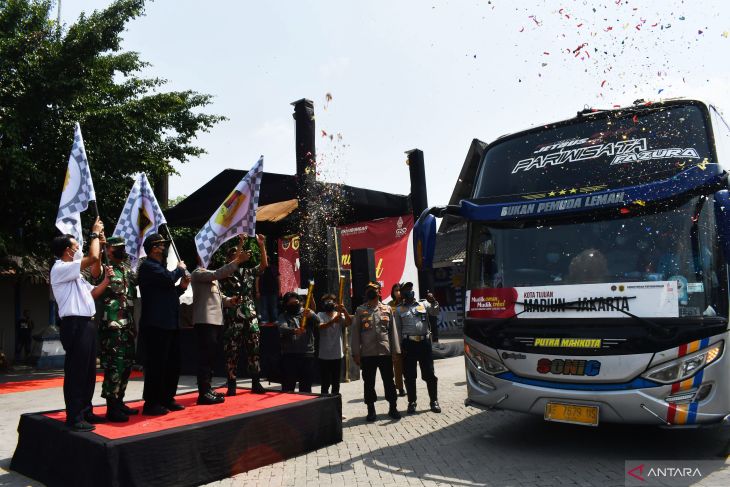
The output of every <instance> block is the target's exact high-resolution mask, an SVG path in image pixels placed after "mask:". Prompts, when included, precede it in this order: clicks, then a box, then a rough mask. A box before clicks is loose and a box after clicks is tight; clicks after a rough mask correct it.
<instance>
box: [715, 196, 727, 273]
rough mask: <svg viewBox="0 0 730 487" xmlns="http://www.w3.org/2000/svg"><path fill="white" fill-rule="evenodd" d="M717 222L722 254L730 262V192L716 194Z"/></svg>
mask: <svg viewBox="0 0 730 487" xmlns="http://www.w3.org/2000/svg"><path fill="white" fill-rule="evenodd" d="M715 222H716V223H717V236H718V237H719V238H720V246H721V247H722V252H723V254H724V255H725V259H726V260H727V261H730V191H728V190H727V189H723V190H722V191H718V192H717V193H715Z"/></svg>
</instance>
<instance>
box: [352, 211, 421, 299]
mask: <svg viewBox="0 0 730 487" xmlns="http://www.w3.org/2000/svg"><path fill="white" fill-rule="evenodd" d="M412 229H413V216H412V215H403V216H396V217H392V218H381V219H379V220H372V221H367V222H360V223H353V224H352V225H347V226H343V227H338V230H339V231H340V245H341V248H340V253H341V255H342V257H341V261H340V264H341V265H342V268H343V269H349V268H350V250H351V249H365V248H372V249H374V250H375V275H376V277H377V279H378V282H380V284H381V286H383V292H382V294H383V296H382V297H383V299H384V300H386V301H387V300H389V299H390V288H391V287H392V286H393V284H395V283H397V282H400V281H401V280H402V278H403V274H404V270H405V268H406V257H407V255H408V252H409V251H410V248H409V246H408V237H409V236H410V233H411V230H412Z"/></svg>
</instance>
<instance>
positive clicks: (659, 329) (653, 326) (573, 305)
mask: <svg viewBox="0 0 730 487" xmlns="http://www.w3.org/2000/svg"><path fill="white" fill-rule="evenodd" d="M593 299H603V300H605V301H607V303H606V304H607V306H608V307H609V308H611V309H614V310H616V311H619V312H621V313H623V314H625V315H626V316H629V317H631V318H633V319H635V320H636V321H638V322H639V323H642V324H643V325H645V326H646V327H647V328H649V329H650V330H651V331H654V332H656V333H657V334H659V335H664V336H669V334H670V332H669V331H668V330H667V329H666V328H665V327H663V326H661V325H659V324H657V323H654V322H653V321H651V320H649V319H646V318H642V317H641V316H637V315H635V314H633V313H630V312H628V311H626V310H624V309H620V308H619V307H618V306H615V305H614V304H613V303H612V302H611V301H612V300H613V299H614V297H613V296H609V297H605V298H593ZM624 299H636V296H625V297H624ZM510 302H511V303H512V304H519V305H521V306H523V308H524V309H523V310H522V311H520V312H519V313H515V314H514V315H512V316H508V317H506V318H502V320H503V321H502V322H501V323H500V324H499V325H498V328H499V329H502V328H503V327H504V326H505V325H506V324H507V323H508V322H510V321H512V320H513V319H515V318H517V317H518V316H519V315H521V314H522V313H524V312H525V311H527V309H526V308H527V306H532V304H531V303H524V302H521V301H510ZM582 302H584V300H575V301H568V302H566V303H561V304H560V307H561V308H564V309H581V307H580V306H578V305H579V304H580V303H582Z"/></svg>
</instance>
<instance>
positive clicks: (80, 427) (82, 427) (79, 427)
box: [69, 421, 96, 433]
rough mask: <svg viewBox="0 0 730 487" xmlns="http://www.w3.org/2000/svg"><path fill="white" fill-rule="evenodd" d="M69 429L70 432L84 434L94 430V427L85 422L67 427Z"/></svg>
mask: <svg viewBox="0 0 730 487" xmlns="http://www.w3.org/2000/svg"><path fill="white" fill-rule="evenodd" d="M69 428H70V429H71V431H77V432H79V433H86V432H89V431H94V430H95V429H96V426H94V425H93V424H91V423H87V422H86V421H79V422H78V423H74V424H72V425H69Z"/></svg>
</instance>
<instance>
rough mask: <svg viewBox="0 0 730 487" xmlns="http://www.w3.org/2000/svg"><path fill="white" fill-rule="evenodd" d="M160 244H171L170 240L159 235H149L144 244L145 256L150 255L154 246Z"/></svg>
mask: <svg viewBox="0 0 730 487" xmlns="http://www.w3.org/2000/svg"><path fill="white" fill-rule="evenodd" d="M160 242H162V243H170V239H169V238H165V237H163V236H162V235H160V234H159V233H150V234H149V235H147V238H146V239H144V244H143V247H144V252H145V254H149V253H150V250H152V246H153V245H154V244H156V243H160Z"/></svg>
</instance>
